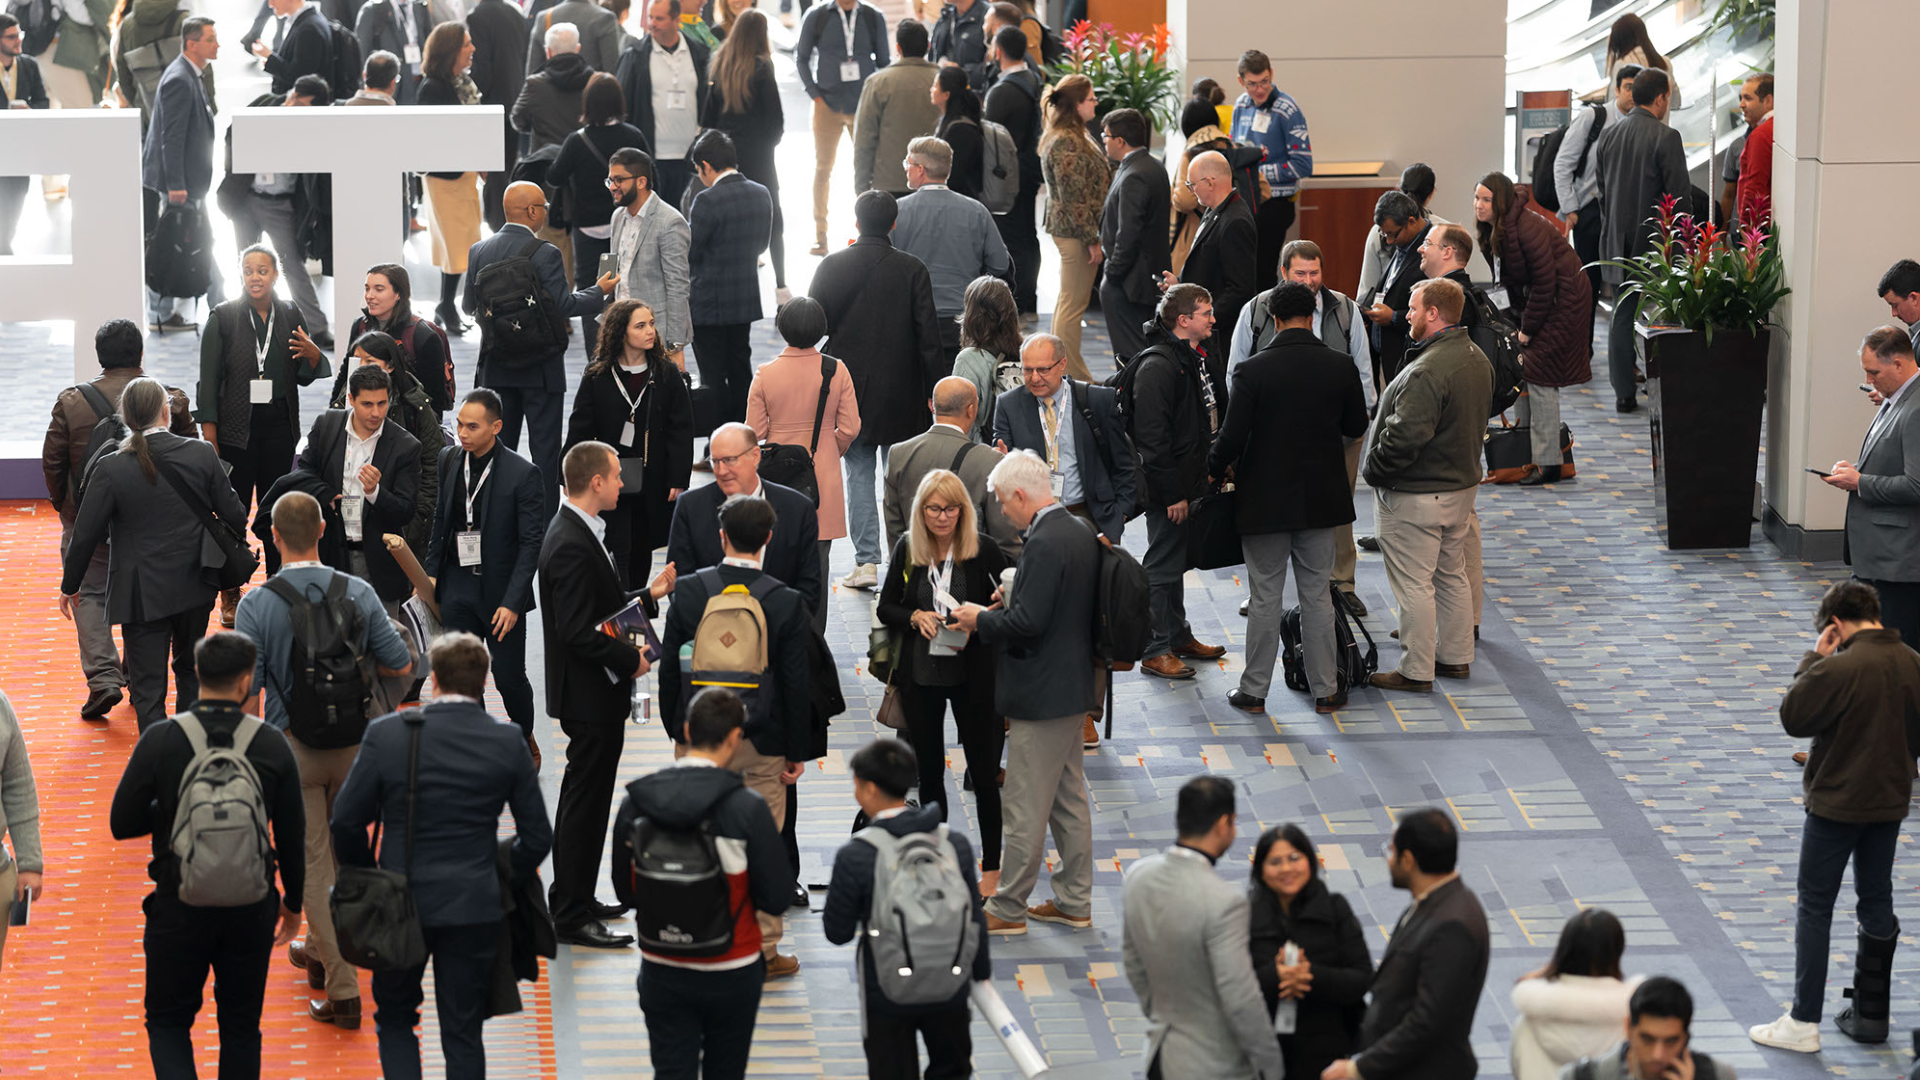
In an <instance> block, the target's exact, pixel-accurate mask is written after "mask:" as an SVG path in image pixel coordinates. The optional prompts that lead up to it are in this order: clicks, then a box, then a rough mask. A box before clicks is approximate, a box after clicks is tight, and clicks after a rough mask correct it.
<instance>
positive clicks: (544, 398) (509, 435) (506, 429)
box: [460, 180, 620, 520]
mask: <svg viewBox="0 0 1920 1080" xmlns="http://www.w3.org/2000/svg"><path fill="white" fill-rule="evenodd" d="M500 204H501V209H502V210H503V211H504V213H505V214H506V218H507V223H506V225H505V226H503V227H502V228H501V230H500V231H499V232H497V233H494V234H493V235H492V236H489V237H487V238H486V239H485V240H482V241H480V242H479V243H477V244H475V245H473V247H472V248H471V249H469V250H468V252H467V285H466V291H465V293H464V294H463V295H462V296H461V300H460V306H461V307H462V308H463V309H465V311H466V313H467V314H469V315H478V316H479V318H478V319H476V320H475V321H477V322H478V323H479V324H480V332H481V334H482V337H481V339H480V364H479V367H478V369H477V370H476V371H475V373H474V377H473V382H474V385H475V386H484V387H487V388H489V389H491V390H493V391H494V392H495V393H497V394H499V395H500V420H501V428H500V441H501V442H503V443H506V444H507V446H508V447H510V448H511V449H513V450H514V451H515V452H518V451H519V449H520V425H521V422H522V421H525V423H526V425H527V427H528V429H529V441H530V442H531V443H532V450H533V453H532V455H531V456H532V458H533V463H534V464H535V465H538V466H539V467H540V478H541V481H542V484H543V487H544V489H545V492H546V504H545V518H543V519H542V520H546V519H547V518H551V517H553V515H554V512H555V511H556V510H558V509H559V508H560V413H561V405H562V403H563V402H564V401H565V400H566V392H567V372H566V364H565V361H566V355H567V320H569V319H573V318H578V317H582V316H592V315H598V314H599V313H600V308H601V306H602V305H604V304H605V303H606V299H607V294H609V293H611V292H613V288H614V286H615V285H616V284H618V283H619V281H620V279H619V278H618V277H616V276H614V275H612V274H606V275H603V276H602V277H601V278H600V280H599V281H598V282H596V283H595V284H593V285H591V286H588V287H587V288H584V289H581V290H580V291H579V292H568V291H567V271H566V264H565V261H564V257H563V256H562V255H561V254H560V249H559V248H557V247H554V246H553V245H552V244H550V243H548V242H547V241H545V240H542V239H540V238H539V237H538V236H535V235H534V234H535V233H536V232H538V231H539V230H540V227H541V226H543V225H545V224H546V222H547V194H546V192H545V191H543V190H541V188H540V185H539V184H533V183H528V182H527V181H524V180H522V181H520V182H518V183H515V184H509V185H507V190H506V191H505V192H504V193H503V194H502V195H501V197H500ZM521 258H524V259H526V260H527V261H528V262H530V263H531V264H532V266H531V270H532V275H533V280H534V283H535V284H536V285H537V287H538V292H537V293H536V294H535V295H536V296H537V297H538V301H539V307H540V309H541V310H540V314H541V315H544V318H534V319H527V318H526V317H525V316H524V315H523V314H520V313H518V312H515V313H514V317H515V321H516V322H517V323H518V324H519V326H520V329H517V330H516V329H513V328H511V327H510V326H509V324H508V322H507V318H506V316H505V315H503V316H501V317H500V318H499V320H498V321H497V322H496V321H495V320H492V319H489V318H488V317H487V314H486V312H485V310H483V309H485V308H487V307H488V306H489V304H488V300H489V295H488V294H489V293H490V292H491V293H494V294H495V295H494V296H493V297H492V299H494V300H496V301H499V302H502V307H503V308H504V307H505V302H510V300H511V298H512V297H514V296H516V295H521V296H523V295H525V291H526V290H525V286H524V281H525V278H526V272H525V271H524V270H522V271H521V272H520V273H517V274H516V273H515V272H514V268H513V267H511V266H504V267H501V268H500V270H499V271H498V272H496V273H494V274H493V275H491V277H489V275H488V274H487V270H488V268H489V267H491V266H493V265H494V264H495V263H504V262H507V261H508V260H510V259H521ZM516 284H519V285H520V287H519V288H515V287H514V286H515V285H516ZM584 344H585V346H586V348H587V350H588V352H589V353H591V352H592V350H593V343H592V342H585V343H584Z"/></svg>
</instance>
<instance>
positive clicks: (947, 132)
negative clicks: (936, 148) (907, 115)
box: [922, 65, 1006, 243]
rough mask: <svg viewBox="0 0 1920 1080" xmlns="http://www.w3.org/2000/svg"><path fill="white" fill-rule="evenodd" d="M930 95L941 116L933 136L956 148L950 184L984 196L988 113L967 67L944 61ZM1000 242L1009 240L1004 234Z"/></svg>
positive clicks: (970, 194) (965, 192)
mask: <svg viewBox="0 0 1920 1080" xmlns="http://www.w3.org/2000/svg"><path fill="white" fill-rule="evenodd" d="M927 98H928V101H930V102H931V103H932V105H933V107H934V110H935V112H936V113H937V114H938V116H939V118H940V119H939V122H938V123H936V124H935V125H934V127H933V134H934V137H935V138H937V139H939V140H940V141H941V142H944V143H946V144H947V146H948V147H950V148H951V149H952V150H953V167H952V168H951V169H949V170H948V172H947V186H948V187H950V188H952V189H953V190H954V191H956V192H958V193H960V194H962V195H965V196H966V197H967V198H969V199H975V200H983V199H984V198H985V196H984V194H983V192H982V185H983V184H984V183H985V182H986V173H985V169H986V133H985V128H983V127H982V126H981V123H980V122H981V121H982V120H984V119H986V117H985V116H984V115H983V110H982V108H981V105H980V96H979V95H978V94H975V93H974V92H973V90H972V88H971V87H970V86H968V84H967V73H966V72H965V71H962V70H961V69H959V68H957V67H950V66H944V65H943V66H942V67H941V68H940V70H939V73H938V74H936V75H935V76H934V79H933V86H932V87H931V88H929V90H928V92H927ZM922 134H924V133H922ZM1001 242H1002V243H1005V242H1006V241H1005V238H1004V237H1003V238H1002V240H1001Z"/></svg>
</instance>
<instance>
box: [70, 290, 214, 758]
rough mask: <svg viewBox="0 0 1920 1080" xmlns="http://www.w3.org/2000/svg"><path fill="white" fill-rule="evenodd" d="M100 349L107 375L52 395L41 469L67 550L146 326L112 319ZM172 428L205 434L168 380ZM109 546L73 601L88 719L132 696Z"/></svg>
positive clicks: (137, 373)
mask: <svg viewBox="0 0 1920 1080" xmlns="http://www.w3.org/2000/svg"><path fill="white" fill-rule="evenodd" d="M93 352H94V356H95V358H96V359H98V360H99V362H100V374H98V375H96V376H94V377H93V378H92V379H91V380H89V381H88V382H85V383H81V384H79V385H77V386H71V387H68V388H67V389H65V390H62V391H60V396H59V397H57V398H55V399H54V402H53V418H52V419H51V420H49V421H48V422H47V434H46V438H45V439H44V440H43V442H42V444H41V450H40V470H41V472H42V474H43V475H44V476H45V478H46V482H47V499H48V501H50V502H51V503H52V504H53V509H54V512H55V513H57V514H59V515H60V555H61V558H63V559H64V558H65V557H66V554H67V549H68V548H69V547H71V546H72V545H73V525H74V522H75V520H76V519H77V518H78V517H79V514H80V481H81V479H82V478H83V477H84V476H85V475H86V469H87V465H88V451H89V450H92V451H94V452H95V453H98V452H100V451H101V450H103V449H104V448H105V444H106V442H107V439H108V433H107V432H111V431H114V430H117V429H118V425H119V423H120V420H119V415H118V413H119V408H120V394H121V391H123V390H125V389H126V387H127V384H128V383H130V382H132V381H133V380H135V379H137V378H140V377H141V376H142V375H144V374H145V373H146V372H145V369H143V368H142V367H141V366H140V364H141V359H142V357H143V355H144V353H145V343H144V342H143V340H142V338H141V335H140V327H139V326H137V325H135V324H134V323H132V322H130V321H129V320H126V319H109V320H107V321H106V322H104V323H102V324H101V325H100V329H98V330H96V331H94V334H93ZM167 405H168V415H169V418H170V419H169V421H168V430H169V431H171V432H173V433H174V434H175V435H179V436H182V437H184V438H188V439H191V438H193V437H194V436H196V435H198V434H199V430H200V429H199V427H198V426H197V425H196V424H194V422H193V414H192V412H191V410H189V409H188V407H187V395H186V394H184V393H181V392H180V390H179V389H177V388H175V387H171V386H169V387H167ZM103 422H105V423H108V424H109V425H110V426H109V428H108V429H107V432H102V437H101V438H100V439H99V440H95V439H94V437H93V436H94V431H95V427H96V426H97V425H98V424H100V423H103ZM107 576H108V569H107V551H106V550H105V549H104V548H95V549H94V554H93V558H92V559H90V560H89V561H88V563H87V568H86V575H85V576H84V577H83V578H81V581H80V594H79V596H78V598H77V599H76V600H75V601H74V604H73V629H74V633H75V634H76V635H77V637H78V638H79V644H80V671H81V674H83V675H85V676H86V679H87V699H86V701H84V702H82V703H81V705H80V718H81V719H82V720H101V719H105V718H106V715H107V711H108V710H110V709H112V708H113V707H114V706H115V705H118V704H120V700H121V698H122V697H123V696H125V690H126V687H127V675H126V671H125V670H124V669H123V668H122V667H121V666H120V647H119V645H118V644H116V643H115V642H114V640H113V630H112V627H111V625H110V624H109V622H108V620H107Z"/></svg>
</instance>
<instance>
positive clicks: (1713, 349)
mask: <svg viewBox="0 0 1920 1080" xmlns="http://www.w3.org/2000/svg"><path fill="white" fill-rule="evenodd" d="M1636 330H1637V334H1636V338H1637V340H1638V341H1639V345H1640V353H1641V356H1642V357H1643V358H1644V359H1645V360H1646V365H1647V391H1648V395H1649V397H1650V398H1651V402H1650V412H1649V415H1650V420H1651V429H1650V434H1651V436H1652V440H1653V472H1654V501H1655V503H1656V504H1657V505H1658V506H1659V508H1660V525H1661V531H1662V532H1664V533H1665V534H1666V540H1667V547H1669V548H1671V549H1674V550H1685V549H1694V548H1743V547H1748V546H1750V545H1751V544H1752V543H1753V485H1754V475H1755V471H1756V470H1757V469H1758V467H1759V464H1760V425H1761V416H1762V413H1763V411H1764V409H1765V406H1766V401H1767V354H1768V349H1769V345H1770V336H1771V332H1768V333H1762V334H1758V335H1755V334H1749V333H1746V332H1744V331H1734V330H1715V331H1714V333H1713V343H1712V344H1711V345H1709V344H1708V343H1707V338H1706V335H1705V334H1700V333H1695V332H1693V331H1687V330H1682V331H1676V332H1666V331H1665V330H1664V328H1653V329H1649V328H1648V327H1646V326H1639V327H1636Z"/></svg>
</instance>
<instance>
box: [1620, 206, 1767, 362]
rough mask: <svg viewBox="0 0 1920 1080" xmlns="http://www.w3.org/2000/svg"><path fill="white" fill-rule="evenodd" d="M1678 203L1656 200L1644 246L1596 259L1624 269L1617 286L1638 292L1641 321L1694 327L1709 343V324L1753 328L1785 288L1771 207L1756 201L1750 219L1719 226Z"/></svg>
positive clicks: (1764, 323) (1761, 325) (1625, 291)
mask: <svg viewBox="0 0 1920 1080" xmlns="http://www.w3.org/2000/svg"><path fill="white" fill-rule="evenodd" d="M1679 202H1680V201H1679V200H1678V199H1676V198H1675V197H1674V196H1672V195H1668V196H1665V197H1663V198H1662V199H1661V200H1660V211H1659V213H1658V214H1657V215H1656V216H1655V218H1654V219H1653V221H1654V224H1655V225H1656V227H1657V232H1656V234H1655V236H1654V238H1653V245H1652V246H1651V247H1649V248H1648V249H1647V251H1646V252H1645V253H1643V254H1640V255H1636V256H1634V257H1633V258H1631V259H1622V260H1615V261H1607V262H1603V263H1602V264H1601V265H1603V266H1613V267H1618V268H1619V269H1621V270H1623V271H1625V272H1626V276H1627V283H1626V285H1624V286H1623V287H1622V292H1623V294H1631V293H1639V294H1640V297H1641V307H1640V315H1641V318H1643V319H1644V320H1645V321H1646V322H1648V323H1649V324H1652V325H1669V326H1681V327H1685V328H1686V329H1688V330H1694V331H1698V332H1700V333H1703V334H1705V335H1706V337H1707V341H1708V342H1709V343H1711V342H1712V341H1713V332H1714V330H1716V329H1722V330H1742V331H1745V332H1747V333H1751V334H1758V333H1760V332H1761V331H1762V330H1764V329H1765V328H1766V327H1767V326H1769V325H1771V324H1772V322H1773V309H1774V307H1775V305H1777V304H1778V303H1779V302H1780V300H1781V298H1783V297H1785V296H1786V295H1787V294H1788V293H1790V292H1792V291H1793V290H1792V289H1790V288H1788V287H1787V284H1786V265H1785V262H1784V261H1783V260H1782V259H1781V257H1780V244H1779V239H1778V237H1777V236H1775V235H1774V234H1773V233H1772V232H1769V231H1768V226H1770V225H1771V224H1772V211H1771V208H1770V207H1768V206H1767V205H1766V203H1765V202H1762V203H1761V204H1760V205H1759V207H1758V208H1757V210H1756V212H1755V213H1754V214H1753V215H1752V220H1751V221H1747V220H1742V221H1741V222H1740V223H1739V224H1738V226H1737V227H1736V228H1734V229H1727V230H1722V229H1717V228H1715V227H1714V226H1713V224H1712V223H1711V222H1701V221H1695V220H1694V218H1693V215H1692V214H1686V213H1681V212H1679V209H1678V207H1679Z"/></svg>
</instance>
